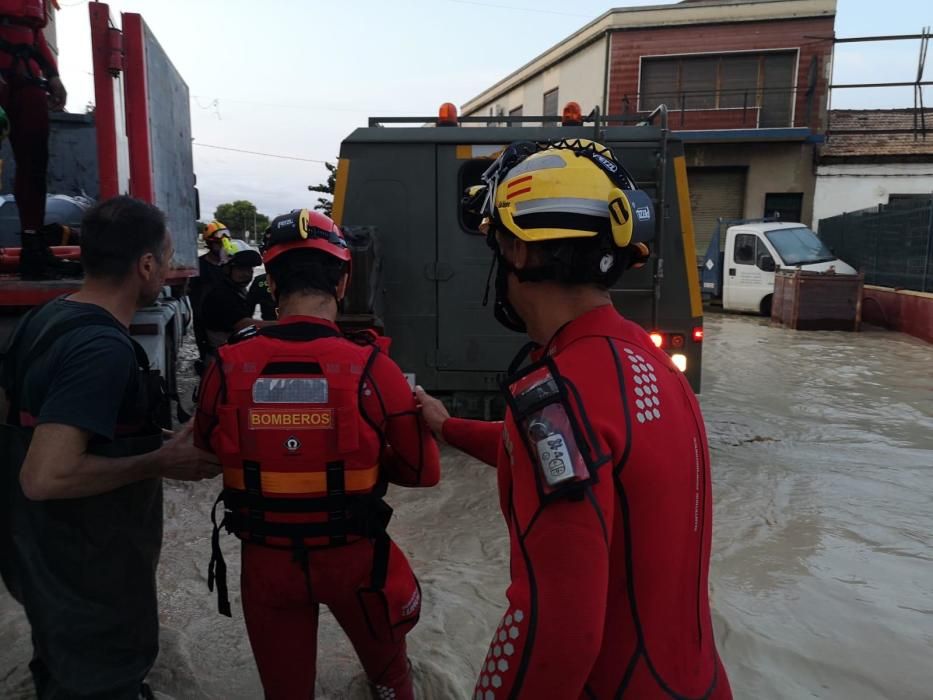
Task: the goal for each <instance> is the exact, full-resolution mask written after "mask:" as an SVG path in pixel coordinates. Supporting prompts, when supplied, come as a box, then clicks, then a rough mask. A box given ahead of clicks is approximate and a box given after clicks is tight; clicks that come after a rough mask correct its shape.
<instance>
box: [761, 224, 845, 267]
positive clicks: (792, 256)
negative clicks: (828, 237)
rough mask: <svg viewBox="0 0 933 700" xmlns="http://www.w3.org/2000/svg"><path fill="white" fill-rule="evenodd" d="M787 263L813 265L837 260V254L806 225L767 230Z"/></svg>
mask: <svg viewBox="0 0 933 700" xmlns="http://www.w3.org/2000/svg"><path fill="white" fill-rule="evenodd" d="M765 236H767V238H768V240H769V241H770V242H771V245H773V246H774V248H775V250H777V253H778V255H780V256H781V260H782V261H783V263H784V264H785V265H811V264H813V263H821V262H828V261H830V260H835V259H836V256H835V255H833V254H832V252H831V251H830V250H829V248H827V247H826V246H825V245H823V241H821V240H820V239H819V238H817V237H816V234H815V233H813V231H811V230H810V229H808V228H806V227H805V226H801V227H800V228H784V229H778V230H777V231H765Z"/></svg>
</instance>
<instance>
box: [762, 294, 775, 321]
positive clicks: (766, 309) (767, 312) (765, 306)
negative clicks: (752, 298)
mask: <svg viewBox="0 0 933 700" xmlns="http://www.w3.org/2000/svg"><path fill="white" fill-rule="evenodd" d="M773 296H774V295H773V294H769V295H768V296H766V297H765V298H764V299H762V300H761V307H760V309H761V315H762V316H767V317H768V318H771V299H772V297H773Z"/></svg>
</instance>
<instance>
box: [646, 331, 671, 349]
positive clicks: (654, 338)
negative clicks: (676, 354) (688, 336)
mask: <svg viewBox="0 0 933 700" xmlns="http://www.w3.org/2000/svg"><path fill="white" fill-rule="evenodd" d="M648 337H649V338H651V342H652V343H654V346H655V347H656V348H663V347H664V346H665V345H667V343H666V342H665V338H664V334H663V333H658V332H657V331H654V332H653V333H649V334H648Z"/></svg>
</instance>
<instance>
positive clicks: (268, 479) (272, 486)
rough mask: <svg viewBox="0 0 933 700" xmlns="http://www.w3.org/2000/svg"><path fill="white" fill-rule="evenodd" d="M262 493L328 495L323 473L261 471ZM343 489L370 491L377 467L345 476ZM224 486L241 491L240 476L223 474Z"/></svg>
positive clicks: (242, 486) (226, 471)
mask: <svg viewBox="0 0 933 700" xmlns="http://www.w3.org/2000/svg"><path fill="white" fill-rule="evenodd" d="M260 479H261V483H262V492H263V494H265V495H272V494H275V495H290V494H320V495H324V494H326V493H327V474H325V473H324V472H268V471H261V472H260ZM344 480H345V489H346V491H347V492H348V493H351V492H366V491H371V490H372V489H373V487H374V486H375V485H376V482H377V481H378V480H379V465H376V466H374V467H370V468H369V469H353V470H347V471H345V472H344ZM224 486H225V487H227V488H228V489H235V490H237V491H244V490H245V489H246V485H245V484H244V482H243V472H242V471H241V470H239V469H237V470H227V469H225V470H224Z"/></svg>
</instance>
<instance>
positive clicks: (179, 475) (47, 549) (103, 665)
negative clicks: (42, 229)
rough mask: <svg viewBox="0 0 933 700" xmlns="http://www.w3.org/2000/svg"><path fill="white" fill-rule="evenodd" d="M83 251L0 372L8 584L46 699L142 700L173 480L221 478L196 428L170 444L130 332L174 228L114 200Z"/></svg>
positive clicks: (94, 218)
mask: <svg viewBox="0 0 933 700" xmlns="http://www.w3.org/2000/svg"><path fill="white" fill-rule="evenodd" d="M82 236H83V238H82V243H81V248H82V261H83V262H84V267H85V271H86V278H85V281H84V284H83V285H82V288H81V290H80V291H78V292H77V293H75V294H73V295H71V296H69V297H67V298H60V299H57V300H55V301H52V302H50V303H49V304H47V305H45V306H44V307H41V308H39V309H37V310H36V311H34V312H32V313H30V314H28V315H27V316H26V317H25V318H24V319H23V321H22V322H21V323H20V325H19V326H18V328H17V329H16V331H15V332H14V334H13V336H12V338H11V341H10V344H9V346H8V348H7V352H6V354H5V356H4V359H3V366H2V372H0V387H2V389H3V396H4V402H3V403H4V405H3V407H2V411H0V416H5V417H6V423H5V424H4V425H3V426H2V431H3V432H2V435H3V437H4V441H3V449H4V452H5V454H4V455H2V457H3V459H2V460H0V470H2V472H3V482H4V484H3V486H4V488H6V489H8V490H9V491H10V492H12V503H11V504H10V507H9V512H8V513H7V514H6V516H7V517H6V519H5V520H3V519H0V540H2V544H3V547H2V549H3V553H4V557H5V559H7V561H6V563H5V566H4V568H3V575H4V579H5V580H6V581H7V585H8V586H9V587H10V589H11V591H12V592H13V593H14V595H16V596H17V597H18V599H19V600H20V601H21V602H22V604H23V606H24V607H25V609H26V614H27V617H28V618H29V622H30V625H31V627H32V639H33V648H34V649H33V661H32V663H31V664H30V669H31V670H32V672H33V678H34V681H35V684H36V691H37V694H38V697H39V698H40V700H52V699H55V700H58V699H60V698H63V699H66V700H72V699H76V698H90V697H94V698H108V699H112V700H131V699H132V700H135V699H136V698H137V697H138V696H139V694H140V689H141V687H143V680H144V679H145V677H146V674H147V673H148V671H149V669H150V668H151V667H152V664H153V663H154V661H155V658H156V655H157V654H158V631H159V622H158V610H157V602H156V588H155V574H156V566H157V564H158V559H159V549H160V545H161V539H162V485H161V478H162V477H167V478H174V479H183V480H198V479H202V478H205V477H210V476H214V475H216V474H217V473H218V471H219V469H218V467H217V465H216V464H214V463H213V461H212V460H211V458H210V457H208V456H207V455H206V454H205V453H202V452H201V451H200V450H197V449H196V448H195V447H194V446H193V444H192V442H191V430H190V428H188V429H185V430H182V431H181V432H180V433H179V434H177V435H176V436H175V437H173V438H172V439H171V440H169V441H168V442H165V443H164V444H163V439H162V435H161V431H160V430H159V427H158V426H157V425H155V423H154V421H153V419H152V416H153V408H154V403H155V399H157V398H158V396H157V395H156V396H153V394H154V392H153V382H152V381H151V375H150V373H149V372H148V362H147V360H146V358H145V353H143V352H142V349H141V348H139V346H138V345H136V344H135V343H134V341H133V340H132V339H131V337H130V335H129V332H128V327H129V324H130V321H131V319H132V317H133V314H134V312H135V310H136V309H137V308H139V307H142V306H145V305H148V304H151V303H152V302H153V301H154V300H155V299H156V298H157V296H158V294H159V293H160V290H161V288H162V285H163V283H164V280H165V275H166V272H167V271H168V269H169V265H170V261H171V257H172V243H171V237H170V236H169V234H168V233H167V231H166V230H165V220H164V217H163V216H162V214H161V212H159V210H158V209H156V208H155V207H152V206H150V205H148V204H145V203H144V202H140V201H137V200H133V199H130V198H129V197H117V198H114V199H112V200H108V201H106V202H102V203H100V204H97V205H95V206H94V207H93V208H91V209H90V210H89V211H88V212H87V214H86V215H85V218H84V221H83V224H82ZM0 515H3V514H0ZM7 554H9V556H7Z"/></svg>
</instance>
